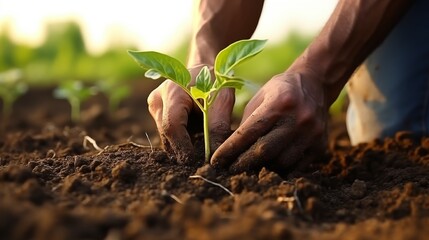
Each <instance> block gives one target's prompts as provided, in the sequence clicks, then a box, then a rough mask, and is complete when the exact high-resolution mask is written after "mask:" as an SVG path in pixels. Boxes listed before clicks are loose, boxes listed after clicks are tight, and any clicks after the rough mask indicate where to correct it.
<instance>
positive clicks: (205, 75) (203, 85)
mask: <svg viewBox="0 0 429 240" xmlns="http://www.w3.org/2000/svg"><path fill="white" fill-rule="evenodd" d="M195 85H196V87H197V88H198V89H199V90H201V91H203V92H208V91H210V89H211V88H212V86H213V82H212V81H211V75H210V70H209V68H208V67H207V66H204V67H203V68H201V70H200V72H199V73H198V75H197V78H196V83H195Z"/></svg>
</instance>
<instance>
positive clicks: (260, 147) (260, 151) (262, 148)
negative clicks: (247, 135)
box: [254, 142, 270, 157]
mask: <svg viewBox="0 0 429 240" xmlns="http://www.w3.org/2000/svg"><path fill="white" fill-rule="evenodd" d="M269 148H270V144H268V143H267V142H259V143H256V146H255V150H254V154H255V156H257V157H261V156H264V155H265V154H267V152H268V151H269Z"/></svg>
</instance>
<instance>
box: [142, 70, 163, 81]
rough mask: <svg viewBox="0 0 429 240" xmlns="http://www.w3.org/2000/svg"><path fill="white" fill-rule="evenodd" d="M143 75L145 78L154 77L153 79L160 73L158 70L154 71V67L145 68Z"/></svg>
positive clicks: (158, 76) (159, 75)
mask: <svg viewBox="0 0 429 240" xmlns="http://www.w3.org/2000/svg"><path fill="white" fill-rule="evenodd" d="M144 76H145V77H147V78H151V79H155V80H156V79H158V78H160V77H162V76H161V74H160V73H159V72H158V71H156V70H155V69H149V70H147V71H146V72H145V74H144Z"/></svg>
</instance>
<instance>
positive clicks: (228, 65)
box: [214, 40, 267, 75]
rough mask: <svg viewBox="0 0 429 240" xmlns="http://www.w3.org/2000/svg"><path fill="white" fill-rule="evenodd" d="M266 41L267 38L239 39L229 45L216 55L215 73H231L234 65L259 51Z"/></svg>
mask: <svg viewBox="0 0 429 240" xmlns="http://www.w3.org/2000/svg"><path fill="white" fill-rule="evenodd" d="M266 42H267V40H241V41H238V42H235V43H233V44H231V45H229V46H228V47H226V48H225V49H223V50H222V51H220V52H219V54H218V55H217V56H216V60H215V66H214V69H215V74H216V75H218V74H221V75H231V73H230V72H231V70H232V69H233V68H234V67H236V66H237V65H238V64H240V63H242V62H243V61H245V60H247V59H249V58H251V57H253V56H255V55H256V54H258V53H259V52H261V51H262V49H263V48H264V46H265V43H266Z"/></svg>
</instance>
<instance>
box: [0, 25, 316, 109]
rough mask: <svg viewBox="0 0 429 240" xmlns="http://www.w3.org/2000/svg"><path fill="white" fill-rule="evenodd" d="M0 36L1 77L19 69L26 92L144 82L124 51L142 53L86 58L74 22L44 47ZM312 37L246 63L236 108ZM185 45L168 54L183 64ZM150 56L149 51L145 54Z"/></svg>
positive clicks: (294, 36) (292, 39)
mask: <svg viewBox="0 0 429 240" xmlns="http://www.w3.org/2000/svg"><path fill="white" fill-rule="evenodd" d="M3 27H6V29H5V30H4V31H1V34H0V73H1V72H5V71H8V70H11V69H20V70H21V72H22V76H23V77H22V78H23V79H22V80H23V81H24V82H25V83H26V84H27V85H28V86H30V87H31V86H57V85H59V84H60V83H61V82H63V81H69V80H79V81H82V82H85V83H87V84H94V85H95V84H96V83H99V82H100V81H101V82H103V81H113V82H116V83H125V82H127V81H130V80H136V79H141V78H143V72H142V70H141V69H140V68H139V66H138V65H137V64H135V62H134V61H133V60H132V59H131V58H130V57H129V56H128V54H127V52H126V50H128V49H133V50H142V49H137V48H136V47H135V46H131V45H129V46H126V45H111V46H110V48H109V49H108V50H106V51H105V52H103V53H102V54H98V55H94V54H90V53H89V51H88V50H87V48H86V47H85V42H84V38H83V35H82V31H81V28H80V27H79V25H78V24H77V23H75V22H61V23H51V24H49V25H48V26H47V35H46V38H45V41H44V42H43V43H42V44H41V45H39V46H28V45H25V44H21V43H16V42H14V41H12V38H11V37H10V34H9V32H8V31H7V26H3ZM312 38H313V36H303V35H301V34H299V33H298V32H292V33H290V34H289V35H288V36H285V38H284V39H283V40H282V41H280V42H276V43H270V42H269V41H268V43H269V44H268V45H267V47H266V49H265V50H264V51H263V52H262V53H261V54H259V55H258V56H257V57H255V58H254V59H252V60H250V61H248V62H246V63H244V64H243V65H242V66H241V67H240V68H239V69H238V70H237V72H236V74H237V75H238V76H243V77H244V78H245V79H248V80H250V82H251V84H249V85H248V86H246V87H245V89H244V90H242V91H240V92H239V95H238V98H237V105H240V104H241V105H243V104H245V102H246V100H247V99H249V97H251V95H253V94H254V92H255V91H256V90H257V89H258V87H259V86H260V85H262V84H263V83H264V82H265V81H267V80H269V79H270V77H272V76H273V75H275V74H277V73H280V72H281V71H284V70H285V69H286V68H287V67H288V66H289V65H290V64H291V63H292V62H293V61H294V59H295V58H296V57H297V56H299V54H300V53H301V52H302V51H303V50H304V49H305V48H306V46H307V45H308V44H309V43H310V42H311V40H312ZM188 49H189V40H185V41H183V42H182V43H181V44H179V47H177V48H176V49H174V50H173V51H171V52H167V54H170V55H172V56H174V57H176V58H178V59H180V60H181V61H182V62H186V57H187V54H188ZM143 50H150V49H143Z"/></svg>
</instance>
